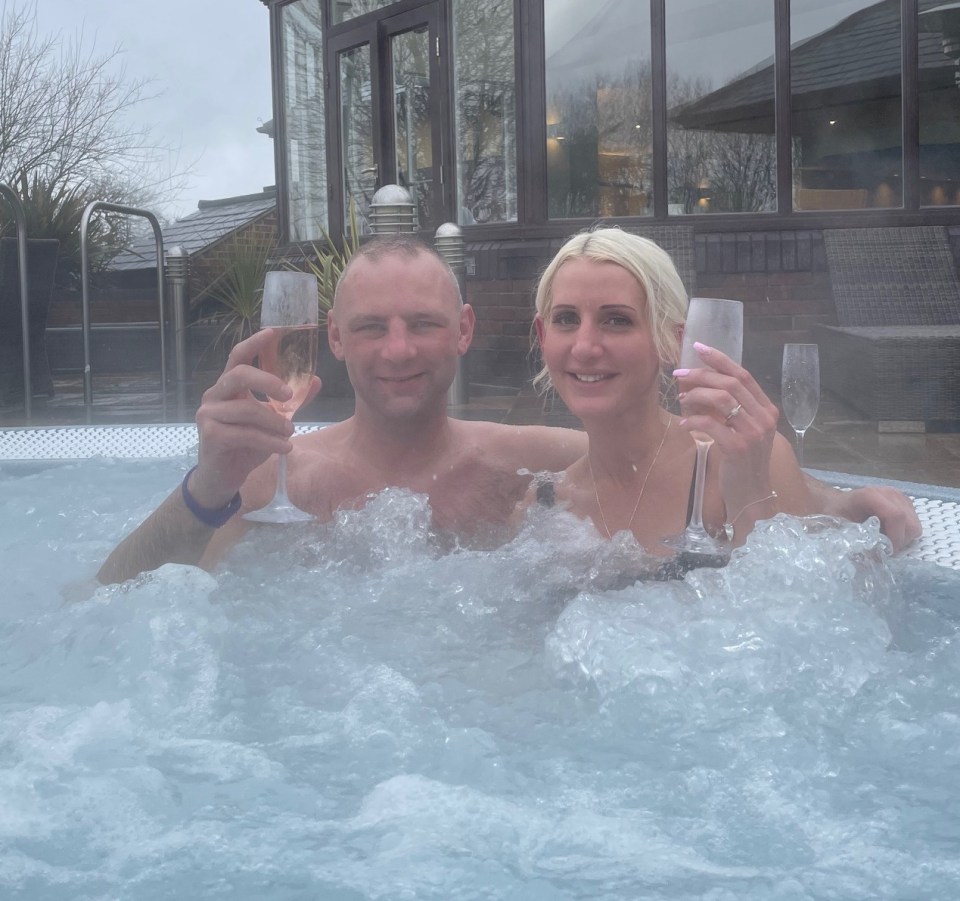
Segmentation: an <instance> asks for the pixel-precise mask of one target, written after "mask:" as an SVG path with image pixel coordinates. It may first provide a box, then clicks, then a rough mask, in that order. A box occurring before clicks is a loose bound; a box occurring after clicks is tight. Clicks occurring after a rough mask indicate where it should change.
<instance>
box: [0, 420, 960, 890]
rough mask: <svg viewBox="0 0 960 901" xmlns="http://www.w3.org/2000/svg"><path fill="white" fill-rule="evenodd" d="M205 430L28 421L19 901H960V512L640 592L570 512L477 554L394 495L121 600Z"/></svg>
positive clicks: (9, 495)
mask: <svg viewBox="0 0 960 901" xmlns="http://www.w3.org/2000/svg"><path fill="white" fill-rule="evenodd" d="M66 433H69V436H67V434H66ZM65 437H69V441H68V442H67V443H68V444H69V446H70V447H72V448H74V449H82V452H80V451H77V450H75V452H73V454H72V456H71V453H68V452H67V450H65V447H64V438H65ZM195 440H196V438H195V432H194V430H193V429H192V427H191V428H187V427H175V426H163V427H150V428H140V427H138V428H135V429H132V430H127V429H124V428H121V427H115V428H106V429H77V430H65V429H60V430H52V429H38V430H29V431H24V432H21V433H19V434H15V435H11V434H10V433H9V432H7V433H0V446H2V447H4V448H5V449H4V451H3V456H4V457H6V462H4V463H2V464H0V508H2V511H3V516H2V517H0V548H2V554H3V562H4V590H3V603H2V605H0V609H2V615H0V641H2V645H0V690H2V702H0V703H2V715H0V749H2V762H3V766H2V767H0V779H2V781H3V787H2V788H3V795H2V796H3V799H4V803H3V813H2V816H0V896H3V897H11V898H14V897H22V898H30V899H35V898H36V899H65V901H66V899H69V901H75V899H79V898H124V899H160V898H174V897H176V898H181V897H183V898H191V899H205V898H230V899H258V901H262V899H268V901H269V899H294V898H323V899H327V898H338V899H339V898H343V899H355V898H391V899H392V898H418V899H419V898H442V899H461V898H463V899H473V898H476V899H480V898H523V899H528V898H529V899H568V898H583V899H587V898H589V899H594V898H606V899H614V898H624V899H627V898H630V899H632V898H651V899H658V898H663V899H667V898H670V899H681V898H682V899H692V898H707V899H711V901H727V899H738V901H739V899H750V898H755V899H764V901H767V899H772V898H782V899H801V898H810V899H813V898H817V899H820V898H837V899H846V898H849V899H862V898H920V897H928V898H951V897H955V896H956V895H957V892H958V889H960V863H958V858H957V853H956V850H957V847H958V842H960V778H958V776H960V772H958V769H960V753H958V749H960V715H958V713H957V711H958V709H960V704H958V697H957V694H958V691H960V688H958V686H960V611H958V607H957V599H958V597H960V574H958V573H957V572H956V566H957V559H958V555H957V537H958V530H957V511H956V502H955V501H954V500H951V499H949V498H944V499H940V500H935V499H933V498H931V497H930V493H929V492H928V493H926V494H924V496H923V497H922V498H918V501H919V504H918V507H919V509H920V512H921V517H922V518H923V519H924V523H925V526H926V528H927V536H926V538H925V539H924V542H923V543H921V545H919V546H918V547H917V548H915V549H913V550H912V551H911V554H910V555H904V556H901V557H898V558H894V559H891V558H890V556H889V554H888V553H887V551H886V547H885V544H884V542H883V541H882V540H880V539H879V537H878V534H877V531H876V528H875V526H873V525H871V524H867V525H865V526H858V525H849V526H843V527H837V526H836V525H834V524H830V523H828V522H826V521H824V520H820V519H813V520H809V521H801V520H795V519H791V518H789V517H779V518H777V519H775V520H773V521H771V522H770V523H765V524H763V525H762V526H761V527H760V528H759V529H758V530H757V531H756V533H755V534H754V535H753V536H751V540H750V542H748V545H747V546H746V548H744V549H740V550H738V551H737V552H735V554H734V558H733V560H732V562H731V564H730V566H728V567H726V568H725V569H723V570H701V571H696V572H693V573H691V574H689V575H688V576H687V578H686V579H685V580H684V581H683V582H680V583H672V584H649V583H647V584H643V583H639V584H635V585H631V586H629V587H627V588H611V587H610V581H609V579H608V578H607V576H608V574H609V572H611V571H614V570H616V569H617V567H618V566H619V565H620V564H621V562H622V561H623V559H624V558H626V557H629V555H630V553H631V549H630V548H629V547H628V546H627V543H625V542H621V541H617V540H615V541H612V542H604V541H601V540H599V538H598V537H597V536H596V535H595V533H593V532H592V530H589V529H587V528H585V527H584V525H583V524H582V523H580V522H578V521H576V520H574V519H573V518H572V517H569V516H568V515H566V514H564V513H563V512H562V511H537V515H536V516H534V517H532V518H531V521H530V522H529V523H528V524H527V526H526V527H525V528H524V530H523V532H522V533H521V535H520V536H519V537H518V538H517V539H516V540H515V541H513V542H511V543H510V544H509V545H507V546H505V547H502V548H499V549H497V550H482V551H481V550H471V549H468V548H457V549H454V550H453V551H452V552H450V551H449V549H446V548H441V547H439V546H438V543H437V542H436V541H435V540H434V536H433V535H432V534H431V530H430V518H429V511H428V509H427V507H426V503H425V500H424V499H423V498H422V497H417V496H415V495H411V494H410V493H408V492H402V491H395V490H389V491H385V492H383V493H382V494H381V495H379V496H378V497H377V498H375V499H373V500H372V501H371V502H370V504H369V505H368V507H367V508H366V509H365V510H363V511H359V512H351V513H345V514H342V515H340V516H339V517H338V518H337V520H336V521H335V522H333V523H330V524H327V525H316V524H310V525H307V526H295V527H285V526H281V527H275V526H261V527H258V528H256V529H255V530H252V531H251V532H250V533H249V534H248V535H247V537H246V538H245V539H244V541H243V542H242V543H241V544H240V545H238V547H237V548H236V549H235V550H234V551H233V553H232V554H231V555H230V556H228V558H227V559H226V560H225V561H224V563H223V565H222V566H221V568H220V569H218V571H217V572H215V573H214V574H208V573H205V572H202V571H200V570H198V569H196V568H193V567H186V566H166V567H162V568H161V569H160V570H158V571H157V572H155V573H150V574H146V575H143V576H141V577H139V578H137V579H135V580H132V581H130V582H128V583H125V584H123V585H119V586H111V587H96V586H95V585H94V584H93V583H92V576H93V574H94V573H95V572H96V569H97V567H98V565H99V563H100V562H101V561H102V559H103V558H104V557H105V555H106V553H107V552H108V551H109V549H110V548H111V547H112V546H113V545H114V544H115V543H116V542H117V541H118V540H119V538H120V537H121V536H122V535H123V534H124V533H125V532H126V531H128V530H129V528H131V527H132V526H133V525H134V524H135V523H136V522H137V521H138V520H139V519H141V518H142V517H143V516H145V515H146V514H147V513H148V512H149V511H150V510H152V509H153V508H154V507H155V506H156V505H157V504H158V503H159V501H160V500H161V499H162V498H163V497H164V496H165V495H166V494H167V493H168V492H169V491H170V490H171V489H172V488H174V487H175V486H176V484H177V482H178V480H179V478H181V477H182V475H183V473H184V472H185V471H186V469H187V468H188V467H189V466H190V465H192V458H191V453H192V448H193V445H194V444H195ZM4 442H6V443H5V444H4ZM81 445H82V448H81ZM11 448H14V450H11ZM28 451H29V452H28ZM128 455H132V457H134V458H136V459H123V458H124V457H125V456H128ZM78 457H84V458H85V459H77V458H78ZM27 458H29V459H27ZM941 524H942V525H943V529H944V531H945V533H949V534H947V535H945V537H944V539H943V540H942V541H941V540H940V538H939V537H937V536H938V535H939V530H940V527H941ZM951 555H952V556H951ZM931 559H934V560H936V561H937V563H938V564H940V565H934V564H933V563H931V562H928V561H929V560H931Z"/></svg>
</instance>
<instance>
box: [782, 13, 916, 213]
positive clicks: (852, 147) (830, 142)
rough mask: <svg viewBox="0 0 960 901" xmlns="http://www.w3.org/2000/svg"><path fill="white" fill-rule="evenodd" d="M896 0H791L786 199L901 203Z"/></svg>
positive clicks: (807, 205)
mask: <svg viewBox="0 0 960 901" xmlns="http://www.w3.org/2000/svg"><path fill="white" fill-rule="evenodd" d="M900 15H901V12H900V0H881V2H879V3H877V2H875V0H835V2H833V3H830V4H824V3H823V2H821V0H794V2H793V3H792V4H791V13H790V37H791V72H790V78H791V86H792V92H793V97H792V107H793V110H792V111H793V120H792V126H793V148H794V159H793V195H794V200H793V205H794V208H795V209H797V210H851V209H865V208H868V207H881V208H889V207H899V206H901V204H902V202H903V137H902V131H903V125H902V121H903V120H902V116H901V104H902V89H901V75H900V66H901V35H900Z"/></svg>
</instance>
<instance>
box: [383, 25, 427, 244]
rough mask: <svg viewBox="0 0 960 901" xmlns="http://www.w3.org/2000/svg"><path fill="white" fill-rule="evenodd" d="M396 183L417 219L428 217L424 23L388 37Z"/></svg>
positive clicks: (425, 42) (424, 221)
mask: <svg viewBox="0 0 960 901" xmlns="http://www.w3.org/2000/svg"><path fill="white" fill-rule="evenodd" d="M390 58H391V60H392V64H393V116H394V135H395V137H396V153H397V184H399V185H401V186H402V187H404V188H406V189H407V190H408V191H409V192H410V196H411V198H412V199H413V202H414V204H416V207H417V221H418V222H419V223H420V224H421V226H424V225H426V224H428V223H429V222H430V221H431V213H430V207H431V200H432V196H431V195H432V191H433V184H434V176H433V123H432V121H431V119H430V100H431V98H430V30H429V28H428V27H427V26H426V25H423V26H420V27H418V28H416V29H414V30H413V31H405V32H402V33H401V34H397V35H394V36H393V37H392V38H391V39H390Z"/></svg>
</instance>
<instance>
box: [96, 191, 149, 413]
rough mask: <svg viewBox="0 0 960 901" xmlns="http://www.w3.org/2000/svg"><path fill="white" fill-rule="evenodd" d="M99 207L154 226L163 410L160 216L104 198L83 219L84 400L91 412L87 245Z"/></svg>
mask: <svg viewBox="0 0 960 901" xmlns="http://www.w3.org/2000/svg"><path fill="white" fill-rule="evenodd" d="M97 210H105V211H106V212H108V213H121V214H123V215H125V216H139V217H141V218H143V219H146V220H147V221H148V222H149V223H150V225H151V227H152V228H153V236H154V238H155V240H156V245H157V299H158V305H159V326H160V402H161V404H162V405H163V409H164V413H166V409H167V347H166V340H165V338H164V332H165V330H166V299H165V296H164V269H163V267H164V258H163V233H162V232H161V231H160V223H159V222H158V221H157V217H156V216H154V215H153V213H151V212H149V211H148V210H141V209H137V208H136V207H132V206H122V205H120V204H117V203H108V202H107V201H105V200H94V201H92V202H91V203H88V204H87V208H86V209H85V210H84V211H83V216H82V217H81V219H80V271H81V278H82V286H83V402H84V404H85V405H86V407H87V412H88V414H89V412H90V409H91V407H92V406H93V373H92V371H91V368H90V272H89V270H90V266H89V252H88V247H87V229H88V228H89V225H90V217H91V216H93V214H94V213H95V212H96V211H97Z"/></svg>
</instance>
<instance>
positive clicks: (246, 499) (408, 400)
mask: <svg viewBox="0 0 960 901" xmlns="http://www.w3.org/2000/svg"><path fill="white" fill-rule="evenodd" d="M474 322H475V317H474V313H473V310H472V309H471V307H470V306H469V305H468V304H464V303H463V302H462V300H461V298H460V292H459V288H458V286H457V281H456V278H455V276H454V275H453V273H452V272H451V270H450V269H449V267H448V266H447V265H446V264H445V263H444V262H443V260H442V259H441V258H440V257H439V256H438V255H437V254H436V253H434V251H433V250H432V249H430V248H428V247H426V246H425V245H423V244H421V243H420V242H418V241H417V240H416V239H414V238H412V237H410V236H407V235H397V236H393V237H389V238H378V239H375V240H374V241H371V242H369V243H368V244H365V245H364V246H363V247H362V248H361V249H360V251H359V252H358V253H357V254H356V255H355V256H354V258H353V259H352V260H351V262H350V264H349V266H348V267H347V269H346V271H345V272H344V273H343V275H342V277H341V279H340V282H339V285H338V288H337V293H336V299H335V302H334V306H333V309H332V310H331V312H330V318H329V327H328V335H329V341H330V347H331V349H332V351H333V353H334V354H335V355H336V357H337V358H338V359H341V360H343V361H344V362H345V363H346V367H347V373H348V375H349V377H350V381H351V383H352V385H353V387H354V391H355V394H356V406H355V410H354V414H353V415H352V416H351V417H350V418H349V419H347V420H345V421H344V422H341V423H336V424H334V425H331V426H328V427H327V428H325V429H322V430H320V431H317V432H313V433H310V434H308V435H303V436H300V437H297V438H295V439H291V435H292V434H293V426H292V424H291V423H290V422H288V421H287V420H286V419H285V418H284V417H283V416H281V415H280V414H279V413H276V412H275V411H273V410H272V409H271V408H270V407H269V406H267V405H266V404H264V403H262V402H260V401H258V400H257V399H256V397H255V394H254V393H255V392H257V393H259V394H261V395H267V396H269V397H273V398H276V399H278V400H282V399H287V398H288V397H289V394H290V391H289V389H288V388H287V387H286V386H285V385H284V384H283V382H281V380H280V379H278V378H276V377H275V376H273V375H270V374H269V373H267V372H264V371H262V370H260V369H258V368H256V367H255V366H254V365H253V363H254V360H255V359H256V357H257V354H258V352H259V351H260V349H261V347H262V346H263V345H264V343H265V340H264V339H265V338H267V337H268V336H267V335H265V334H264V333H262V332H261V333H258V334H255V335H253V336H252V337H251V338H248V339H247V340H246V341H243V342H241V343H240V344H238V345H237V346H236V347H235V348H234V349H233V350H232V351H231V353H230V357H229V359H228V361H227V365H226V368H225V369H224V372H223V374H222V375H221V376H220V379H219V380H218V381H217V383H216V384H215V385H213V386H212V387H211V388H210V389H209V390H208V391H207V392H206V393H205V394H204V396H203V401H202V404H201V406H200V408H199V410H198V411H197V426H198V429H199V433H200V453H199V462H198V464H197V467H196V468H195V469H194V470H192V471H191V472H190V473H189V474H188V476H187V477H186V478H185V479H184V483H183V485H182V486H181V488H178V489H177V490H176V491H174V492H173V493H172V494H171V495H170V496H169V497H168V498H167V499H166V500H165V501H164V502H163V503H162V504H161V505H160V507H158V508H157V510H156V511H154V513H153V514H151V516H150V517H148V518H147V519H146V520H145V521H144V523H143V524H142V525H140V526H139V528H137V529H136V530H135V531H134V532H133V533H132V534H131V535H129V536H128V537H127V538H125V539H124V540H123V541H122V542H121V543H120V545H119V546H118V547H117V548H116V549H115V550H114V551H113V553H111V554H110V556H109V557H108V559H107V560H106V562H105V563H104V565H103V567H102V568H101V570H100V572H99V574H98V575H99V578H100V580H101V581H102V582H116V581H121V580H123V579H128V578H131V577H133V576H135V575H137V574H138V573H139V572H142V571H144V570H149V569H155V568H156V567H158V566H160V565H162V564H163V563H167V562H177V563H190V564H200V565H202V566H210V565H211V564H212V563H213V562H215V561H216V559H217V558H218V557H219V556H220V555H221V554H222V553H223V552H224V551H225V550H227V549H228V548H229V547H230V546H231V545H232V544H234V543H235V542H236V541H237V540H238V539H239V537H240V536H241V535H242V534H243V532H244V531H245V529H246V528H247V527H248V524H247V523H246V521H245V520H243V519H242V518H241V517H239V516H236V515H235V514H236V513H237V511H238V509H239V510H249V509H256V508H258V507H261V506H263V505H264V504H266V503H267V502H268V501H269V500H270V498H271V497H272V495H273V490H274V487H275V484H276V464H275V460H274V459H273V457H274V455H275V454H282V453H289V455H290V456H289V476H288V492H289V495H290V497H291V499H292V500H293V501H294V503H296V504H297V505H298V506H300V507H302V508H303V509H305V510H308V511H309V512H311V513H314V514H315V515H316V516H317V517H318V518H319V519H320V520H329V519H330V518H332V516H333V514H334V513H335V511H336V510H338V509H341V508H344V507H351V506H358V505H362V503H363V501H364V499H365V498H366V497H367V496H369V495H370V494H372V493H376V492H378V491H381V490H383V489H384V488H387V487H398V488H407V489H409V490H411V491H414V492H417V493H422V494H426V495H428V496H429V498H430V505H431V508H432V510H433V516H434V521H435V524H436V525H437V527H438V528H440V529H445V530H450V531H453V532H457V533H459V534H465V535H470V534H476V533H477V532H483V531H485V530H488V529H490V528H492V527H496V526H497V525H502V524H503V523H504V522H506V520H507V519H508V518H509V516H510V514H511V512H512V511H513V509H514V507H515V504H516V502H517V500H518V499H519V498H520V497H521V496H522V494H523V492H524V491H525V489H526V486H527V482H528V480H527V478H525V477H523V476H521V475H519V473H518V470H521V469H522V470H529V471H539V470H550V471H559V470H562V469H565V468H566V467H567V466H568V465H569V464H570V463H572V462H573V461H574V460H576V459H577V458H578V457H580V456H582V455H583V453H584V452H585V449H586V436H585V435H584V434H583V433H581V432H578V431H574V430H569V429H558V428H550V427H547V426H507V425H502V424H499V423H491V422H464V421H461V420H456V419H451V418H450V417H448V416H447V390H448V388H449V386H450V384H451V382H452V381H453V378H454V374H455V371H456V366H457V359H458V357H459V356H462V355H463V354H464V353H466V351H467V349H468V348H469V346H470V341H471V339H472V336H473V328H474ZM319 388H320V385H319V380H316V379H315V384H314V385H313V387H312V389H311V394H310V397H313V396H314V395H315V394H316V392H317V391H318V390H319ZM810 481H811V486H810V487H811V494H812V496H813V498H814V506H815V507H816V508H818V509H820V510H821V511H822V512H825V513H830V514H832V515H838V516H845V517H847V518H849V519H854V520H862V519H865V518H866V517H867V516H870V515H877V516H879V517H880V519H881V522H882V523H883V526H884V528H885V530H886V531H887V533H888V534H889V535H890V538H891V540H892V542H893V543H894V545H895V546H896V547H898V548H899V547H902V546H905V545H906V544H907V543H909V542H910V541H912V540H913V538H915V537H916V536H917V535H918V534H919V531H920V528H919V521H918V520H917V517H916V514H915V513H914V512H913V508H912V506H911V505H910V502H909V500H907V499H906V498H905V497H904V496H903V495H902V494H900V493H899V492H895V491H893V490H892V489H860V490H859V491H856V492H838V491H835V490H834V489H831V488H829V487H828V486H825V485H823V484H822V483H819V482H816V481H815V480H810ZM241 498H242V500H241ZM221 524H222V527H221Z"/></svg>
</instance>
